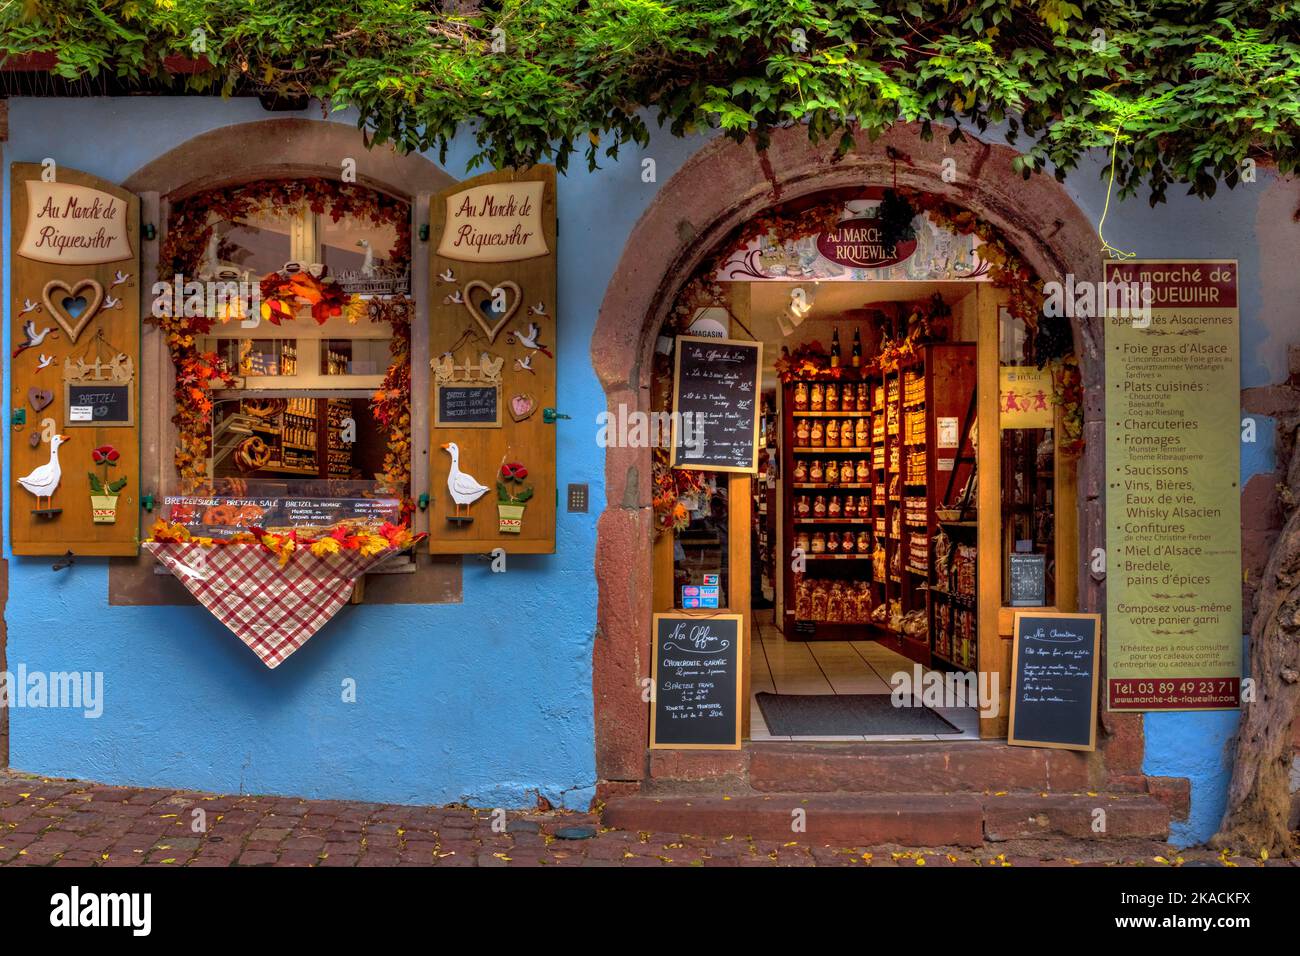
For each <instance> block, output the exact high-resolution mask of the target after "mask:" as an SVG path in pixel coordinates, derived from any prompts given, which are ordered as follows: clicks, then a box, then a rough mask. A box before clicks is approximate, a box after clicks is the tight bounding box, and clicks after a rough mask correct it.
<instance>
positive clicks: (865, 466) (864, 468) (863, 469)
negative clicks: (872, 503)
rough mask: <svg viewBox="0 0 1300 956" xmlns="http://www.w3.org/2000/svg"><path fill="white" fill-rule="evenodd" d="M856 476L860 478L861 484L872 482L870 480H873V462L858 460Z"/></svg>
mask: <svg viewBox="0 0 1300 956" xmlns="http://www.w3.org/2000/svg"><path fill="white" fill-rule="evenodd" d="M855 474H857V476H858V481H860V482H863V483H865V482H868V481H870V480H871V462H869V461H867V459H865V458H859V459H858V464H857V468H856V469H855Z"/></svg>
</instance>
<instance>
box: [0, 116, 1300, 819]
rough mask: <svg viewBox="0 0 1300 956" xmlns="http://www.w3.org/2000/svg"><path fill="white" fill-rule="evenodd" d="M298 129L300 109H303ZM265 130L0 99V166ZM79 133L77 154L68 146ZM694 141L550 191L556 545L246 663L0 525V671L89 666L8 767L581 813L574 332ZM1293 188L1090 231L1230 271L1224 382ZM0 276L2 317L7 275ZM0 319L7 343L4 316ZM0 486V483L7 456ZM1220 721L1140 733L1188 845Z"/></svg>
mask: <svg viewBox="0 0 1300 956" xmlns="http://www.w3.org/2000/svg"><path fill="white" fill-rule="evenodd" d="M302 115H303V116H304V117H307V118H312V119H318V118H319V112H318V111H314V110H313V111H308V112H305V113H303V114H302ZM266 116H267V114H265V113H264V112H263V111H262V110H261V108H260V107H259V106H258V105H257V103H256V102H252V101H247V100H234V101H218V100H208V99H205V100H202V101H190V100H183V99H179V98H175V99H121V100H74V101H56V100H24V99H14V100H10V115H9V128H10V141H9V143H8V144H7V146H6V148H5V151H4V156H5V161H6V163H8V162H39V161H40V160H41V159H43V158H44V157H47V156H49V157H53V158H54V159H56V160H57V161H58V162H60V163H63V164H66V165H68V166H71V167H74V168H78V169H82V170H85V171H87V172H91V173H94V174H96V175H99V176H103V177H105V178H107V179H110V180H114V181H121V180H122V179H124V178H125V177H127V176H128V175H130V174H131V173H132V172H134V171H135V170H136V169H138V168H139V167H140V166H142V165H143V164H144V163H146V162H148V161H150V160H151V159H153V158H155V157H156V156H158V155H160V154H161V153H163V152H165V151H167V150H168V149H170V148H172V147H173V146H175V145H177V144H179V143H183V142H184V141H185V140H187V139H188V138H190V137H192V136H194V135H196V134H198V133H202V132H205V131H207V130H210V129H213V128H216V127H220V126H224V125H228V124H232V123H240V122H249V121H254V120H258V119H263V118H266ZM335 119H336V120H342V121H343V122H349V123H350V122H351V120H352V118H351V117H350V116H348V115H347V114H342V115H340V116H338V117H335ZM323 121H324V120H322V122H323ZM88 132H89V133H90V135H91V136H92V137H93V142H94V143H96V144H97V145H96V146H94V147H89V148H88V147H87V146H86V143H87V141H88V136H87V134H88ZM702 143H703V140H701V139H698V138H697V139H690V140H675V139H672V138H671V137H669V136H667V135H664V134H658V135H656V137H655V139H654V141H653V142H652V144H651V146H650V147H649V148H648V149H647V150H645V151H637V150H628V151H627V152H626V153H625V154H624V156H623V157H622V159H621V160H620V161H618V162H613V161H610V162H608V163H607V165H606V167H605V168H604V169H602V170H598V171H596V172H594V173H589V172H587V171H586V169H585V166H584V164H583V163H582V161H581V160H580V159H577V160H575V162H574V166H573V168H572V169H571V171H570V173H569V174H568V175H567V176H566V177H562V178H561V179H560V184H559V217H560V236H561V238H560V250H559V268H560V290H559V299H560V332H559V336H558V343H557V344H558V349H557V353H556V355H557V361H558V363H559V376H560V396H561V401H560V404H561V410H562V411H564V412H566V413H568V414H571V415H572V416H573V418H572V420H570V421H567V422H562V423H561V424H560V425H559V426H558V439H559V447H558V468H559V480H560V482H561V483H565V482H571V481H576V482H587V483H589V484H590V486H591V492H592V505H593V510H592V513H590V514H587V515H571V514H567V513H561V514H560V515H559V516H558V545H557V553H556V554H555V555H553V556H544V557H535V558H524V557H515V558H512V559H511V560H510V572H509V573H508V574H505V575H493V574H491V573H490V572H489V569H488V567H487V564H486V563H485V562H481V561H478V560H475V559H469V560H467V561H466V563H465V567H464V603H463V604H460V605H441V606H428V607H410V606H389V607H378V606H365V605H363V606H359V607H349V608H347V609H346V610H345V611H344V612H343V613H342V614H341V615H340V617H339V619H337V620H336V621H334V622H333V623H331V624H330V625H329V626H328V628H327V629H325V630H324V631H322V632H321V633H320V634H319V635H318V636H317V637H316V638H314V639H313V640H312V641H311V642H309V643H308V645H307V646H306V647H305V648H304V649H303V650H301V651H299V652H298V653H297V654H295V655H294V656H293V657H292V658H290V660H289V661H288V662H287V663H286V664H284V665H282V666H281V667H280V668H278V669H277V670H275V671H269V670H267V669H266V668H265V667H264V666H263V665H261V664H260V663H258V661H257V660H256V658H255V657H254V656H253V655H252V654H251V653H250V652H249V651H248V650H247V649H246V648H244V647H243V646H242V645H241V644H240V643H239V642H237V641H236V640H235V639H234V638H233V637H232V636H231V635H230V634H229V633H228V632H227V631H226V630H225V629H224V628H223V627H222V626H221V625H220V624H218V623H217V622H216V621H215V620H213V619H212V618H211V617H210V616H209V615H208V613H207V612H206V611H203V610H201V609H199V608H197V607H182V608H122V607H115V608H109V607H108V605H107V598H106V595H107V569H106V567H105V565H104V564H103V563H102V562H96V561H93V560H84V561H79V562H78V564H77V566H76V567H75V568H74V569H72V570H71V571H64V572H60V573H58V574H55V573H52V572H51V571H50V562H49V561H48V560H43V559H42V560H37V559H27V558H13V556H12V555H11V554H10V553H9V546H8V534H7V516H6V519H5V520H6V535H5V542H6V544H5V551H6V556H7V557H9V558H10V561H11V564H10V575H11V578H10V595H11V597H10V601H9V605H8V607H7V608H6V609H5V617H6V621H7V623H8V629H9V646H8V654H9V666H10V667H11V668H13V667H16V666H18V664H19V663H20V662H21V663H25V664H26V666H27V667H28V668H29V669H30V670H101V671H103V672H104V679H105V696H106V701H105V709H104V715H103V716H102V717H101V718H100V719H98V720H87V719H84V718H83V717H82V716H81V715H80V712H75V711H66V710H57V709H49V710H23V709H16V710H14V711H12V712H11V763H12V764H13V766H15V767H17V768H20V769H24V770H31V771H38V772H42V773H48V774H59V775H68V776H78V777H88V778H93V779H97V780H103V781H108V782H121V783H134V784H145V785H161V786H184V787H194V788H201V789H211V790H219V791H232V790H245V791H250V792H268V793H285V794H295V795H303V796H310V797H337V798H355V799H371V800H385V801H398V802H434V803H441V802H447V801H452V800H464V801H467V802H470V803H473V804H476V805H482V806H520V805H526V804H529V803H531V802H532V800H533V799H534V796H535V794H536V793H538V792H540V793H542V794H544V795H545V796H547V797H548V798H549V799H551V800H552V801H553V802H556V803H563V804H564V805H567V806H572V807H585V806H586V804H587V802H588V801H589V800H590V798H591V796H592V794H593V788H594V783H595V768H594V760H593V727H592V699H591V649H592V639H593V634H594V630H595V582H594V579H593V574H592V567H593V554H594V547H595V515H596V513H597V512H598V511H599V508H600V505H601V503H602V502H603V497H604V489H603V460H602V459H603V456H602V453H601V451H600V449H599V448H597V447H596V445H595V441H594V437H595V416H596V415H597V413H598V412H600V411H601V410H602V409H603V407H604V402H603V397H602V394H601V392H600V389H599V386H598V384H597V381H596V378H595V375H594V373H593V371H592V369H591V364H590V358H589V345H590V339H591V334H592V329H593V327H594V324H595V316H596V312H597V309H598V307H599V304H600V301H601V298H602V297H603V295H604V292H605V289H606V286H607V285H608V283H609V281H610V277H611V276H612V273H613V269H614V266H615V265H616V263H617V260H618V258H619V256H620V255H621V253H622V250H623V246H624V244H625V242H626V240H627V237H628V235H629V233H630V231H631V229H632V227H633V225H634V224H635V222H636V220H637V219H638V218H639V217H640V215H641V214H642V212H643V211H644V210H645V208H646V207H647V206H648V205H649V203H650V202H651V200H652V199H654V198H655V195H656V193H657V191H658V190H659V189H660V188H662V186H663V184H666V183H667V182H668V181H669V179H670V177H671V176H672V174H673V173H674V172H675V171H676V170H677V169H678V168H680V166H681V164H682V162H684V161H685V159H686V158H687V157H688V156H690V155H691V154H692V153H693V152H694V151H695V150H697V149H698V148H700V146H701V145H702ZM471 152H472V149H471V146H470V144H469V142H468V140H463V141H461V142H458V143H457V144H456V146H455V147H454V148H453V149H452V150H451V153H450V155H449V157H448V161H447V164H446V168H447V171H448V172H449V173H450V174H451V175H452V176H454V177H456V178H463V177H465V176H468V175H472V174H473V172H471V171H469V170H467V169H466V168H465V163H466V160H467V158H468V156H469V155H470V153H471ZM645 155H650V156H653V157H654V159H655V161H656V163H657V166H658V177H657V183H643V182H642V181H641V177H640V172H641V169H640V159H641V158H642V157H643V156H645ZM430 158H431V159H434V160H435V161H436V157H435V156H431V157H430ZM1101 162H1102V160H1101V158H1098V160H1097V161H1095V162H1093V163H1091V164H1085V165H1084V166H1083V167H1082V168H1081V169H1080V170H1079V171H1077V172H1076V173H1074V174H1073V175H1072V177H1071V179H1070V181H1069V182H1068V183H1067V190H1068V191H1069V194H1070V195H1071V196H1072V197H1073V199H1074V201H1075V202H1076V203H1077V204H1078V205H1079V207H1080V208H1081V209H1082V210H1083V212H1084V213H1085V215H1087V216H1088V217H1089V218H1090V219H1092V221H1094V222H1095V221H1096V220H1097V218H1098V217H1099V215H1100V212H1101V207H1102V203H1103V201H1104V196H1105V183H1104V180H1102V179H1101V177H1100V175H1099V174H1100V172H1101V170H1102V165H1101ZM480 171H481V170H476V171H474V172H480ZM5 172H6V175H5V190H6V197H5V198H6V202H5V219H4V229H5V234H6V235H7V234H8V230H9V220H8V210H9V203H8V196H7V191H8V171H7V169H6V171H5ZM1296 194H1297V192H1296V190H1295V189H1294V188H1293V184H1286V183H1278V182H1276V181H1274V180H1272V179H1270V178H1269V177H1267V176H1263V175H1262V176H1261V181H1260V182H1259V183H1256V184H1254V185H1253V186H1244V187H1241V188H1239V189H1238V190H1236V191H1235V192H1234V193H1224V194H1221V195H1220V196H1219V197H1217V198H1216V199H1214V200H1213V201H1211V202H1201V201H1199V200H1193V199H1187V198H1183V197H1177V198H1173V199H1172V200H1171V202H1170V203H1169V204H1168V205H1167V206H1162V207H1160V208H1158V209H1156V210H1151V209H1149V208H1148V206H1147V204H1146V202H1145V200H1144V198H1139V199H1137V200H1134V201H1130V202H1126V203H1123V204H1120V205H1119V206H1118V207H1116V206H1115V205H1114V204H1112V207H1111V216H1110V219H1109V220H1108V224H1107V238H1108V239H1109V240H1110V241H1111V242H1112V243H1113V244H1115V245H1116V246H1119V247H1121V248H1125V249H1132V250H1135V251H1136V252H1137V253H1138V254H1139V255H1140V256H1143V257H1182V258H1192V257H1205V258H1233V257H1235V258H1237V259H1239V260H1240V262H1241V283H1242V319H1243V342H1242V346H1243V351H1242V379H1243V385H1246V386H1250V385H1260V384H1265V383H1267V382H1270V381H1274V380H1277V379H1279V378H1281V377H1283V375H1284V368H1285V364H1284V358H1283V357H1282V356H1283V355H1284V352H1283V350H1282V349H1281V345H1283V344H1285V342H1286V340H1287V337H1288V335H1289V334H1290V333H1289V332H1288V326H1289V327H1290V328H1294V327H1295V325H1296V321H1295V320H1296V316H1295V313H1294V309H1295V306H1294V304H1293V303H1294V302H1295V301H1296V300H1297V296H1295V295H1293V294H1291V293H1292V292H1294V291H1295V290H1294V289H1293V288H1289V287H1287V283H1290V282H1294V281H1297V280H1295V279H1294V278H1293V273H1294V271H1295V270H1293V269H1288V268H1287V267H1286V266H1285V264H1284V261H1283V260H1284V259H1285V257H1286V256H1287V255H1288V249H1290V250H1292V252H1291V253H1290V255H1291V257H1292V259H1293V258H1294V255H1293V250H1294V242H1292V243H1291V244H1289V246H1287V245H1278V244H1275V245H1267V244H1265V243H1263V242H1262V241H1261V240H1260V238H1259V234H1260V231H1261V229H1266V228H1267V229H1272V228H1275V227H1276V226H1277V223H1276V222H1273V221H1272V220H1270V219H1269V216H1270V215H1273V213H1272V212H1271V210H1272V209H1273V208H1274V206H1276V209H1278V210H1280V212H1278V213H1277V215H1273V219H1277V220H1278V222H1280V221H1281V220H1280V219H1278V217H1279V216H1281V215H1282V212H1285V213H1288V214H1289V211H1290V209H1289V208H1288V209H1285V210H1284V209H1283V207H1284V206H1285V204H1286V203H1287V202H1291V207H1290V208H1294V201H1293V200H1294V198H1295V196H1296ZM1266 196H1271V197H1272V198H1271V199H1267V200H1266V199H1265V197H1266ZM4 278H5V290H4V291H5V294H4V302H5V306H6V308H7V307H8V302H9V273H8V263H7V262H6V263H5V274H4ZM639 318H640V317H639V316H629V317H628V320H629V321H631V322H636V321H639ZM4 328H5V332H4V336H5V348H6V349H8V348H9V342H8V338H9V323H8V321H6V323H5V326H4ZM8 414H9V403H8V396H7V394H6V396H5V400H4V415H5V416H6V418H7V416H8ZM1259 432H1260V436H1261V441H1260V443H1258V444H1256V445H1253V446H1251V445H1248V446H1244V451H1243V453H1242V480H1243V482H1244V481H1246V480H1247V479H1248V478H1249V477H1250V476H1251V475H1252V474H1255V473H1258V472H1261V471H1269V470H1271V469H1272V446H1271V423H1268V422H1264V421H1261V422H1260V428H1259ZM1226 451H1228V450H1225V452H1226ZM4 480H5V482H6V486H7V487H8V486H9V485H8V482H9V470H8V462H7V461H6V463H5V473H4ZM345 678H354V679H355V680H356V681H357V685H358V700H357V703H355V704H343V703H342V702H341V700H340V685H341V682H342V681H343V680H344V679H345ZM1235 718H1236V715H1235V714H1234V713H1224V714H1155V715H1150V716H1148V718H1147V720H1146V734H1147V757H1146V766H1145V770H1146V771H1147V772H1148V773H1151V774H1161V775H1169V776H1180V777H1181V776H1188V777H1191V779H1192V784H1193V789H1192V797H1193V799H1192V817H1191V820H1190V821H1189V822H1188V823H1186V824H1180V825H1178V827H1177V828H1176V831H1175V837H1176V839H1178V840H1180V841H1182V842H1195V841H1198V840H1202V839H1204V838H1206V837H1207V836H1209V835H1210V834H1211V833H1213V831H1214V829H1215V826H1216V824H1217V822H1218V819H1219V815H1220V813H1221V811H1222V804H1223V798H1224V792H1225V788H1226V782H1227V766H1228V765H1227V751H1226V745H1227V743H1228V741H1229V739H1230V736H1231V733H1232V731H1233V728H1234V725H1235Z"/></svg>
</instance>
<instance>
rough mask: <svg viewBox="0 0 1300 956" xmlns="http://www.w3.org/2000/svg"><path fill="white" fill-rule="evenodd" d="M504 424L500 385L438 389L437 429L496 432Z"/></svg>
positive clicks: (456, 386) (435, 411) (452, 386)
mask: <svg viewBox="0 0 1300 956" xmlns="http://www.w3.org/2000/svg"><path fill="white" fill-rule="evenodd" d="M500 424H501V388H500V386H498V385H439V386H438V402H437V407H436V408H435V409H434V425H435V426H437V427H438V428H447V427H451V426H456V427H460V428H496V427H499V426H500Z"/></svg>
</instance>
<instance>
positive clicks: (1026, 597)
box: [1008, 551, 1047, 607]
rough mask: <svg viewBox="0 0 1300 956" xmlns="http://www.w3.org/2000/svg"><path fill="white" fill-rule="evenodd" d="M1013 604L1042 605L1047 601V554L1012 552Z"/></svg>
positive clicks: (1015, 605) (1013, 605) (1018, 605)
mask: <svg viewBox="0 0 1300 956" xmlns="http://www.w3.org/2000/svg"><path fill="white" fill-rule="evenodd" d="M1008 577H1009V579H1010V581H1011V606H1012V607H1042V606H1043V605H1044V604H1046V603H1047V555H1045V554H1018V553H1016V552H1014V551H1013V552H1012V553H1011V574H1010V575H1009V576H1008Z"/></svg>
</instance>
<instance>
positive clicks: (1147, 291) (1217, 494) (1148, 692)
mask: <svg viewBox="0 0 1300 956" xmlns="http://www.w3.org/2000/svg"><path fill="white" fill-rule="evenodd" d="M1105 276H1106V284H1107V290H1108V292H1109V291H1110V290H1116V289H1118V290H1121V291H1123V292H1124V293H1126V294H1125V295H1124V296H1120V295H1118V294H1117V295H1114V296H1108V308H1107V311H1106V323H1105V327H1106V541H1107V558H1106V562H1107V573H1106V612H1107V620H1106V624H1107V633H1108V635H1109V637H1108V642H1107V672H1106V701H1107V707H1108V708H1109V709H1110V710H1113V711H1149V710H1226V709H1232V708H1236V707H1237V706H1238V704H1239V700H1240V684H1241V647H1242V619H1241V488H1240V480H1241V466H1240V440H1241V439H1240V431H1239V430H1240V417H1241V402H1240V397H1239V396H1240V388H1241V384H1240V382H1241V379H1240V351H1241V349H1240V343H1241V338H1240V314H1239V310H1238V299H1237V293H1238V286H1237V263H1236V261H1235V260H1210V261H1188V260H1172V261H1170V260H1161V261H1155V260H1128V261H1126V262H1112V263H1107V264H1106V270H1105ZM1134 296H1137V298H1136V300H1135V298H1134ZM1144 297H1145V299H1146V301H1147V302H1148V304H1149V307H1148V306H1141V307H1134V305H1133V304H1132V303H1134V302H1141V301H1142V300H1143V298H1144ZM1125 300H1127V302H1125ZM1119 303H1125V304H1123V305H1120V304H1119Z"/></svg>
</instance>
